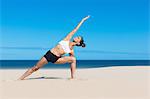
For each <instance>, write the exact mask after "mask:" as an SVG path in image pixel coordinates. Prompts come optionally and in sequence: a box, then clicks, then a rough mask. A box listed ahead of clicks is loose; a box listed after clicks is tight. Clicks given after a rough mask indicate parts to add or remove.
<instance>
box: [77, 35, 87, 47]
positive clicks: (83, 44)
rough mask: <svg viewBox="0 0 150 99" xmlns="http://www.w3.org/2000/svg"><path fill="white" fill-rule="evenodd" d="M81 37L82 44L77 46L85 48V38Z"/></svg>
mask: <svg viewBox="0 0 150 99" xmlns="http://www.w3.org/2000/svg"><path fill="white" fill-rule="evenodd" d="M80 37H81V41H80V44H76V46H82V47H85V46H86V45H85V43H84V40H83V37H82V36H80Z"/></svg>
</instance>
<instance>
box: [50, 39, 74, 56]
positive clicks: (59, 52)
mask: <svg viewBox="0 0 150 99" xmlns="http://www.w3.org/2000/svg"><path fill="white" fill-rule="evenodd" d="M69 48H71V45H70V42H69ZM50 51H51V52H52V53H53V54H55V55H56V56H58V57H60V56H62V55H64V54H65V53H66V52H65V51H64V49H63V48H62V45H60V44H57V45H56V46H55V47H54V48H52V49H51V50H50ZM70 51H72V50H71V49H70Z"/></svg>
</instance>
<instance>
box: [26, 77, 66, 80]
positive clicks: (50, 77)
mask: <svg viewBox="0 0 150 99" xmlns="http://www.w3.org/2000/svg"><path fill="white" fill-rule="evenodd" d="M33 79H65V78H61V77H35V78H28V79H26V80H33Z"/></svg>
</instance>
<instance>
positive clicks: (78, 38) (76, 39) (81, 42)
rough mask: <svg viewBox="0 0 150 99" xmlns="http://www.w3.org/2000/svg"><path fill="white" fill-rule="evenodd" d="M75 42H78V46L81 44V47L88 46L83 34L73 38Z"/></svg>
mask: <svg viewBox="0 0 150 99" xmlns="http://www.w3.org/2000/svg"><path fill="white" fill-rule="evenodd" d="M73 42H75V43H76V46H81V47H85V46H86V45H85V43H84V40H83V37H82V36H78V37H75V38H73Z"/></svg>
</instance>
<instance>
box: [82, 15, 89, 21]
mask: <svg viewBox="0 0 150 99" xmlns="http://www.w3.org/2000/svg"><path fill="white" fill-rule="evenodd" d="M88 18H90V15H88V16H87V17H85V18H83V19H82V20H83V21H85V20H87V19H88Z"/></svg>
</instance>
